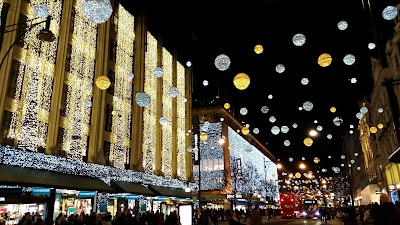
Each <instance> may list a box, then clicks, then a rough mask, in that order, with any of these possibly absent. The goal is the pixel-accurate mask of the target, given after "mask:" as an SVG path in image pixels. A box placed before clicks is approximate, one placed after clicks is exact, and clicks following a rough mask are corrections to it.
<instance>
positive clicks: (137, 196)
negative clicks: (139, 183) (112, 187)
mask: <svg viewBox="0 0 400 225" xmlns="http://www.w3.org/2000/svg"><path fill="white" fill-rule="evenodd" d="M139 198H140V195H126V196H125V199H126V200H139Z"/></svg>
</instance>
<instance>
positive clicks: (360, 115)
mask: <svg viewBox="0 0 400 225" xmlns="http://www.w3.org/2000/svg"><path fill="white" fill-rule="evenodd" d="M356 117H357V119H359V120H361V119H362V118H363V117H364V114H363V113H361V112H359V113H357V114H356Z"/></svg>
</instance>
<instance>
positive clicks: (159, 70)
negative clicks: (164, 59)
mask: <svg viewBox="0 0 400 225" xmlns="http://www.w3.org/2000/svg"><path fill="white" fill-rule="evenodd" d="M153 73H154V76H155V77H157V78H160V77H162V76H163V75H164V71H163V70H162V68H161V67H156V68H155V69H154V71H153Z"/></svg>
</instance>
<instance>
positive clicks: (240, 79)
mask: <svg viewBox="0 0 400 225" xmlns="http://www.w3.org/2000/svg"><path fill="white" fill-rule="evenodd" d="M233 84H234V85H235V87H236V88H237V89H239V90H245V89H246V88H248V87H249V85H250V77H249V76H248V75H247V74H245V73H239V74H237V75H236V76H235V77H234V78H233Z"/></svg>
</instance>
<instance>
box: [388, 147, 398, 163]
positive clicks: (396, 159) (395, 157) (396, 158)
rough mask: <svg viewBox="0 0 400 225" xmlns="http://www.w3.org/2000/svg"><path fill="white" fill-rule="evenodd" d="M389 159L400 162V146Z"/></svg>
mask: <svg viewBox="0 0 400 225" xmlns="http://www.w3.org/2000/svg"><path fill="white" fill-rule="evenodd" d="M389 161H390V162H393V163H400V147H399V148H397V150H396V151H395V152H393V153H392V154H391V155H390V156H389Z"/></svg>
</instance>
